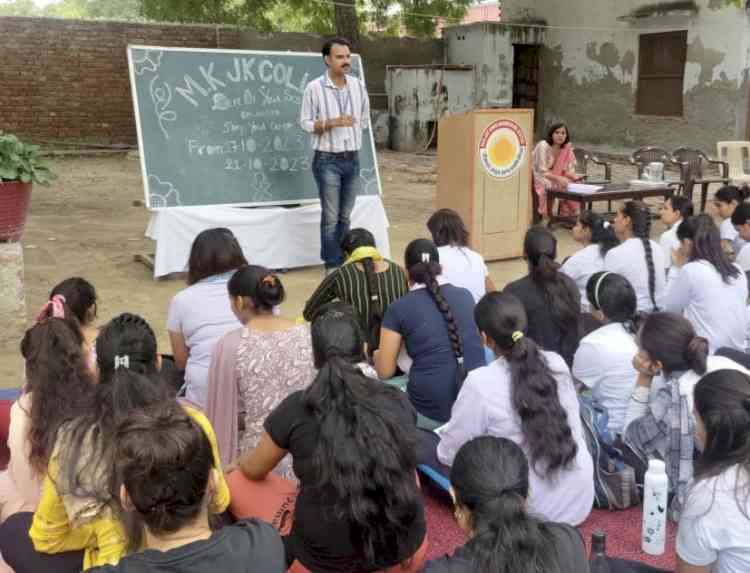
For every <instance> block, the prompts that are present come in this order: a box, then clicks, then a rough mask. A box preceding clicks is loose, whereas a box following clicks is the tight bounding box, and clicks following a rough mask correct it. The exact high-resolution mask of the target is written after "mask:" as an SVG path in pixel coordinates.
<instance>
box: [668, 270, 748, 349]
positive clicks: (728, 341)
mask: <svg viewBox="0 0 750 573" xmlns="http://www.w3.org/2000/svg"><path fill="white" fill-rule="evenodd" d="M734 266H735V267H736V268H737V269H738V270H740V268H739V266H737V265H734ZM747 296H748V290H747V278H746V277H745V273H742V272H741V273H740V275H739V276H737V277H734V278H730V279H729V283H725V282H724V281H723V280H722V279H721V275H720V274H719V271H717V270H716V268H715V267H714V266H713V265H712V264H711V263H709V262H708V261H704V260H697V261H693V262H691V263H687V264H685V265H683V267H682V268H681V269H680V270H679V271H678V273H677V274H676V276H675V279H674V280H673V281H671V282H670V284H669V288H668V289H667V294H666V297H665V298H664V310H666V311H668V312H674V313H677V314H683V315H684V316H685V318H687V319H688V320H689V321H690V324H692V325H693V328H695V332H696V334H697V335H698V336H703V337H704V338H705V339H706V340H708V346H709V351H710V352H711V353H714V352H716V351H717V350H718V349H719V348H722V347H725V346H727V347H729V348H734V349H735V350H739V351H744V350H745V336H746V332H747V323H746V318H745V312H746V307H747Z"/></svg>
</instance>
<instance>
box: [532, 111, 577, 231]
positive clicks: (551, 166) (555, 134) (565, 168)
mask: <svg viewBox="0 0 750 573" xmlns="http://www.w3.org/2000/svg"><path fill="white" fill-rule="evenodd" d="M575 168H576V156H575V155H574V154H573V146H572V145H571V144H570V133H569V132H568V128H567V126H566V125H565V124H564V123H555V124H553V125H552V127H550V128H549V131H548V132H547V138H546V139H543V140H542V141H540V142H539V143H537V145H536V147H535V148H534V155H533V171H534V192H535V193H536V195H537V197H538V198H539V207H538V211H539V214H540V215H541V216H542V217H546V216H547V189H560V190H563V191H564V190H565V189H567V187H568V183H570V182H573V181H580V180H581V179H583V176H582V175H577V174H576V172H575ZM576 214H577V204H576V203H575V202H573V201H561V203H560V215H563V216H572V215H576Z"/></svg>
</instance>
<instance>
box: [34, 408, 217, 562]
mask: <svg viewBox="0 0 750 573" xmlns="http://www.w3.org/2000/svg"><path fill="white" fill-rule="evenodd" d="M183 407H184V408H185V411H186V412H187V413H188V414H189V415H190V417H191V418H193V420H195V421H196V422H197V424H198V425H199V426H200V427H201V428H202V429H203V431H204V432H205V433H206V436H208V440H209V442H211V449H212V450H213V455H214V465H215V466H216V467H217V468H218V469H219V475H220V476H221V477H220V482H219V487H218V489H217V491H216V494H215V496H214V498H213V500H212V506H211V511H213V512H214V513H222V512H223V511H224V510H226V509H227V507H229V487H228V486H227V482H226V481H225V480H224V473H223V472H222V471H221V458H220V457H219V448H218V446H217V445H216V436H215V434H214V430H213V428H212V427H211V422H209V421H208V418H206V417H205V416H204V415H203V414H202V413H201V412H200V411H198V410H196V409H194V408H191V407H189V406H184V405H183ZM58 472H59V468H58V465H57V461H56V460H50V463H49V471H48V472H47V475H46V476H45V478H44V484H43V485H42V499H41V501H40V502H39V506H38V507H37V510H36V513H34V521H33V523H32V524H31V529H30V530H29V535H30V536H31V540H32V542H33V543H34V549H36V550H37V551H39V552H40V553H62V552H64V551H75V550H79V549H84V550H85V553H84V557H83V568H84V569H89V568H91V567H98V566H100V565H107V564H110V565H117V563H118V561H119V560H120V558H121V557H122V556H123V555H124V554H125V548H126V546H127V540H126V538H125V532H124V531H123V528H122V525H121V524H120V522H119V520H117V518H116V516H115V515H113V513H112V511H111V510H110V509H109V508H107V509H105V510H103V511H102V512H101V514H100V515H99V516H98V517H96V518H95V519H93V520H91V521H89V522H87V523H85V524H82V525H75V526H73V525H72V524H71V523H70V521H69V519H68V514H67V512H66V511H65V505H64V504H63V500H62V497H61V496H60V495H59V493H58V491H57V488H56V487H55V482H56V481H57V476H58Z"/></svg>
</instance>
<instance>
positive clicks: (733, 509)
mask: <svg viewBox="0 0 750 573" xmlns="http://www.w3.org/2000/svg"><path fill="white" fill-rule="evenodd" d="M749 485H750V476H748V474H747V472H746V470H744V469H742V468H741V467H740V466H738V465H735V466H731V467H729V468H728V469H726V470H724V472H722V473H721V474H719V475H718V476H714V477H711V478H707V479H704V480H700V481H698V482H693V483H692V484H691V486H690V489H689V490H688V495H687V498H686V500H685V507H684V508H683V510H682V513H681V514H680V526H679V529H678V531H677V544H676V550H677V554H678V555H679V556H680V558H681V559H682V560H683V561H685V562H687V563H690V564H691V565H697V566H702V567H705V566H707V565H710V564H712V563H714V565H713V567H712V569H711V570H712V571H713V572H714V573H747V572H748V571H750V519H748V517H747V515H750V502H748V498H747V495H745V494H744V493H743V492H747V488H748V486H749ZM740 507H742V508H744V515H743V512H742V511H741V509H740Z"/></svg>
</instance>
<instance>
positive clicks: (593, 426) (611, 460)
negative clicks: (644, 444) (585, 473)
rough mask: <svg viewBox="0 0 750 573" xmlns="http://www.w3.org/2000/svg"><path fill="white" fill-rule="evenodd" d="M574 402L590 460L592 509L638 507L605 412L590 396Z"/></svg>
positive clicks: (634, 487)
mask: <svg viewBox="0 0 750 573" xmlns="http://www.w3.org/2000/svg"><path fill="white" fill-rule="evenodd" d="M578 402H579V404H580V410H581V423H582V426H583V435H584V438H585V439H586V446H587V447H588V450H589V453H590V454H591V458H592V460H593V461H594V506H595V507H598V508H602V509H611V510H615V509H627V508H628V507H632V506H634V505H638V504H639V503H640V495H639V493H638V486H637V485H636V475H635V470H634V469H633V468H632V467H631V466H629V465H627V464H626V463H625V459H624V457H623V454H622V451H621V450H620V449H619V448H618V447H617V446H616V445H615V440H614V438H613V437H612V434H611V433H610V432H609V429H608V428H607V424H608V423H609V414H608V413H607V409H606V408H605V407H604V406H602V405H601V404H600V403H599V402H597V401H596V399H594V398H593V397H592V396H590V395H579V396H578Z"/></svg>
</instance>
